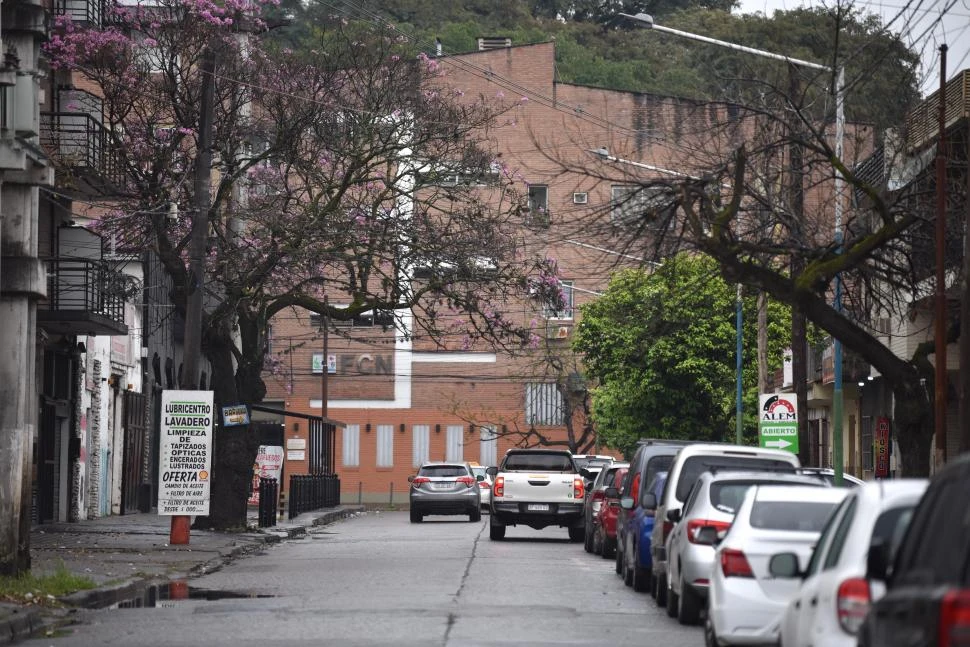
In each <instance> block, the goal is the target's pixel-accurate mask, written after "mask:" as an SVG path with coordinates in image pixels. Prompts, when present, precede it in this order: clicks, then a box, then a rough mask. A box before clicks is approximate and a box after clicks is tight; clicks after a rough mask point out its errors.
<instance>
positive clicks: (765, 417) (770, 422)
mask: <svg viewBox="0 0 970 647" xmlns="http://www.w3.org/2000/svg"><path fill="white" fill-rule="evenodd" d="M758 401H759V405H760V406H759V407H758V444H759V445H760V446H761V447H772V448H774V449H784V450H787V451H790V452H791V453H793V454H797V453H798V407H797V405H796V404H795V394H794V393H762V394H760V395H759V396H758Z"/></svg>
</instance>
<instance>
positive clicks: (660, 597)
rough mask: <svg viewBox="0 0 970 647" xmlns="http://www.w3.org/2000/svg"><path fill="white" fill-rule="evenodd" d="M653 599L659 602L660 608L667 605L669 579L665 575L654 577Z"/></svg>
mask: <svg viewBox="0 0 970 647" xmlns="http://www.w3.org/2000/svg"><path fill="white" fill-rule="evenodd" d="M653 599H654V600H656V601H657V606H658V607H663V606H666V605H667V577H666V576H665V575H654V576H653Z"/></svg>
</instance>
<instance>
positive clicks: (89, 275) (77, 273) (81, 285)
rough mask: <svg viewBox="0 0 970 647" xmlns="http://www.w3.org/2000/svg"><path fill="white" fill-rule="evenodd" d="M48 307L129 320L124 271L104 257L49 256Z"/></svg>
mask: <svg viewBox="0 0 970 647" xmlns="http://www.w3.org/2000/svg"><path fill="white" fill-rule="evenodd" d="M47 299H48V308H47V309H48V310H51V311H55V312H85V313H91V314H95V315H100V316H103V317H105V318H107V319H110V320H111V321H114V322H119V323H122V324H123V323H124V321H125V299H124V275H123V274H122V273H121V272H118V271H116V270H113V269H111V268H110V267H109V266H108V264H107V263H105V262H104V261H95V260H88V259H84V258H52V259H48V260H47Z"/></svg>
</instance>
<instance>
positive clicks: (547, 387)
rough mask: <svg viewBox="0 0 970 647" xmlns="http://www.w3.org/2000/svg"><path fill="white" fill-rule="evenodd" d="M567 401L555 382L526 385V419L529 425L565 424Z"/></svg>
mask: <svg viewBox="0 0 970 647" xmlns="http://www.w3.org/2000/svg"><path fill="white" fill-rule="evenodd" d="M565 412H566V402H565V400H563V397H562V393H560V391H559V388H558V387H557V386H556V383H555V382H531V383H528V384H526V385H525V421H526V423H527V424H529V425H547V426H548V425H563V424H565V422H566V415H565Z"/></svg>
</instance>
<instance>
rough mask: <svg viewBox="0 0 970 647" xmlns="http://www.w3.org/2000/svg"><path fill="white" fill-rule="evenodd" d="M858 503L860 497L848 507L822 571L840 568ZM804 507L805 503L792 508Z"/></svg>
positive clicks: (854, 499)
mask: <svg viewBox="0 0 970 647" xmlns="http://www.w3.org/2000/svg"><path fill="white" fill-rule="evenodd" d="M858 503H859V499H858V497H853V498H852V501H850V502H849V505H848V506H846V508H845V514H843V515H842V519H841V520H839V527H838V528H836V529H835V534H833V535H832V544H831V545H830V546H829V552H828V554H827V555H826V556H825V564H824V565H823V566H822V570H825V571H827V570H829V569H830V568H835V567H836V566H838V564H839V556H841V555H842V548H843V547H844V546H845V540H846V539H848V538H849V531H850V530H852V521H853V520H854V519H855V511H856V507H858ZM804 505H805V504H804V503H800V504H798V506H797V507H795V506H792V509H797V510H801V509H802V507H803V506H804Z"/></svg>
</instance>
